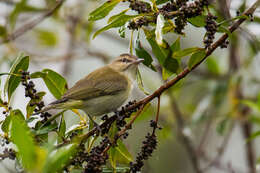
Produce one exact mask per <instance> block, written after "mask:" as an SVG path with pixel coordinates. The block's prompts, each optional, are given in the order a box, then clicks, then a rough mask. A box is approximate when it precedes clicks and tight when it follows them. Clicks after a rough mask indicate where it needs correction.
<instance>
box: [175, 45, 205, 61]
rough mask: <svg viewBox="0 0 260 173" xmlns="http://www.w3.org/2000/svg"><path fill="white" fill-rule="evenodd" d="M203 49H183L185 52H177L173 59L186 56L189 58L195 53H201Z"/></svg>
mask: <svg viewBox="0 0 260 173" xmlns="http://www.w3.org/2000/svg"><path fill="white" fill-rule="evenodd" d="M201 50H202V48H199V47H191V48H187V49H183V50H179V51H177V52H174V53H173V54H172V57H173V58H181V57H184V56H188V55H190V54H192V53H195V52H198V51H201Z"/></svg>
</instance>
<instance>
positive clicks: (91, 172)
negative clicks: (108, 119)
mask: <svg viewBox="0 0 260 173" xmlns="http://www.w3.org/2000/svg"><path fill="white" fill-rule="evenodd" d="M109 145H111V142H110V140H109V138H108V137H105V138H104V139H103V140H102V141H101V143H100V144H99V145H98V146H95V147H93V148H92V149H91V151H90V153H89V154H88V155H87V156H86V161H87V162H88V163H87V165H86V166H85V168H84V171H83V172H84V173H101V172H102V165H104V164H106V161H107V159H108V154H107V152H104V150H105V149H106V147H108V146H109Z"/></svg>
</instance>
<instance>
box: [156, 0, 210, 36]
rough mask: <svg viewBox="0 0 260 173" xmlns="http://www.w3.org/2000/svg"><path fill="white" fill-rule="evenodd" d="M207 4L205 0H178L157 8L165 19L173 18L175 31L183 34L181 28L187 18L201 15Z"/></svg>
mask: <svg viewBox="0 0 260 173" xmlns="http://www.w3.org/2000/svg"><path fill="white" fill-rule="evenodd" d="M207 5H209V3H208V1H207V0H195V1H192V2H187V1H183V0H178V1H175V2H170V3H167V4H165V5H164V6H162V8H160V9H159V12H160V13H161V14H162V15H163V16H164V17H165V18H166V19H173V18H174V21H175V25H176V28H175V32H176V33H178V34H183V29H184V28H185V26H186V25H187V19H188V18H192V17H196V16H199V15H201V13H202V12H203V8H204V6H207Z"/></svg>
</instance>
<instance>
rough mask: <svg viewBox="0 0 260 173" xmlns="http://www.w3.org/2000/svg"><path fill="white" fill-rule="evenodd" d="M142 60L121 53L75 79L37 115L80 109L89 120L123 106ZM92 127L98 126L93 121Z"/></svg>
mask: <svg viewBox="0 0 260 173" xmlns="http://www.w3.org/2000/svg"><path fill="white" fill-rule="evenodd" d="M141 62H143V59H138V58H137V57H136V56H134V55H130V54H121V55H120V56H119V57H117V58H116V59H115V60H114V61H113V62H112V63H110V64H108V65H106V66H104V67H101V68H99V69H97V70H95V71H93V72H91V73H90V74H89V75H87V76H86V77H85V78H83V79H81V80H79V81H78V82H77V83H76V84H75V85H74V86H73V87H72V88H70V89H69V90H67V92H66V93H65V94H64V95H63V96H62V98H61V99H59V100H56V101H54V102H52V103H50V104H49V105H48V106H47V107H45V108H44V109H43V110H42V111H41V112H46V111H48V110H50V109H81V110H83V111H84V112H85V113H86V114H87V115H88V117H89V118H90V120H91V121H93V119H92V117H93V116H101V115H103V114H107V113H110V112H113V111H116V110H117V108H119V107H120V106H122V105H123V103H124V102H125V101H126V100H127V98H128V97H129V95H130V94H131V89H132V86H133V82H134V80H135V78H136V73H137V67H138V64H139V63H141ZM93 123H94V125H95V126H98V125H97V123H95V121H93Z"/></svg>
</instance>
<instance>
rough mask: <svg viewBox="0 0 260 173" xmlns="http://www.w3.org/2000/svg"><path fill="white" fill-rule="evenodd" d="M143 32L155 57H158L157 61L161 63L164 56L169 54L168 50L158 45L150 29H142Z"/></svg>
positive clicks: (164, 58)
mask: <svg viewBox="0 0 260 173" xmlns="http://www.w3.org/2000/svg"><path fill="white" fill-rule="evenodd" d="M144 33H145V36H146V39H147V41H148V42H149V44H150V46H151V48H152V51H153V53H154V55H155V57H156V58H157V59H158V61H159V63H160V64H161V65H163V64H164V61H165V60H166V58H167V57H168V56H169V55H170V50H169V49H166V48H163V47H161V46H159V45H158V44H157V43H156V41H155V35H154V34H153V33H152V32H151V31H149V30H145V29H144Z"/></svg>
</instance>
